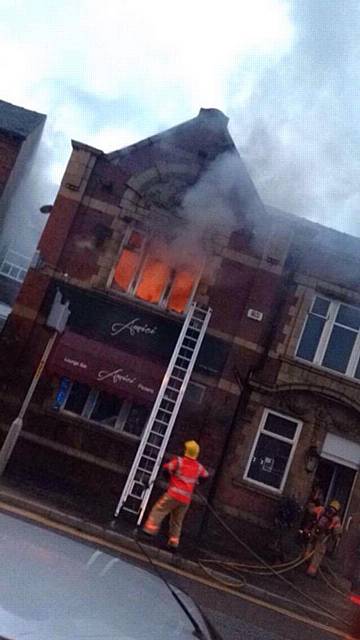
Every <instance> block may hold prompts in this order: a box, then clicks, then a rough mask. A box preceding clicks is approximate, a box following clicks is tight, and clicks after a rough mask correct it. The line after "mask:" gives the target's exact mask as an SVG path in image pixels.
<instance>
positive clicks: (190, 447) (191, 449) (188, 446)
mask: <svg viewBox="0 0 360 640" xmlns="http://www.w3.org/2000/svg"><path fill="white" fill-rule="evenodd" d="M184 448H185V455H186V457H187V458H193V459H194V460H196V458H197V457H198V456H199V453H200V447H199V445H198V443H197V442H195V440H188V441H187V442H185V444H184Z"/></svg>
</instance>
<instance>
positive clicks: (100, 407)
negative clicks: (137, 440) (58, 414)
mask: <svg viewBox="0 0 360 640" xmlns="http://www.w3.org/2000/svg"><path fill="white" fill-rule="evenodd" d="M66 380H67V379H63V380H61V381H60V384H59V390H58V394H57V398H58V397H60V396H61V405H60V406H59V407H57V406H56V407H55V408H60V410H62V411H68V412H69V413H74V414H76V415H78V416H81V417H82V418H84V419H85V420H89V421H91V422H96V423H97V424H102V425H104V426H106V427H110V428H112V429H114V430H115V431H123V432H125V433H131V434H132V435H135V436H137V437H141V435H142V432H143V430H144V427H145V424H146V421H147V418H148V416H149V413H150V411H149V409H148V407H147V406H143V405H140V404H136V403H135V402H132V401H131V400H129V399H126V398H120V397H118V396H114V395H112V394H110V393H107V392H106V391H99V390H98V389H93V388H91V387H89V386H88V385H87V384H83V383H81V382H76V381H75V382H70V381H68V380H67V382H68V383H69V384H66V385H65V387H66V391H65V393H62V388H63V387H64V384H63V382H64V381H66ZM65 387H64V388H65ZM55 404H56V401H55Z"/></svg>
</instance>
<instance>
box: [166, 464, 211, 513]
mask: <svg viewBox="0 0 360 640" xmlns="http://www.w3.org/2000/svg"><path fill="white" fill-rule="evenodd" d="M163 468H164V469H166V470H167V471H168V472H169V473H170V482H169V486H168V488H167V492H166V493H167V494H168V495H169V496H170V497H171V498H174V499H175V500H178V501H179V502H182V503H183V504H190V502H191V496H192V494H193V491H194V489H195V485H196V483H197V481H198V479H199V478H207V477H208V475H209V474H208V472H207V471H206V469H205V467H203V466H202V464H200V462H198V461H197V460H194V459H193V458H187V457H186V456H177V457H176V458H173V459H172V460H170V462H167V463H166V464H164V465H163Z"/></svg>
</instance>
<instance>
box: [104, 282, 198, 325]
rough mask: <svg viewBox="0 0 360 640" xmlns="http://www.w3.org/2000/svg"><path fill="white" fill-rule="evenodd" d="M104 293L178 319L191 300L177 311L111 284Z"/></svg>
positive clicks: (182, 315)
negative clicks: (115, 287)
mask: <svg viewBox="0 0 360 640" xmlns="http://www.w3.org/2000/svg"><path fill="white" fill-rule="evenodd" d="M94 290H97V291H101V292H102V293H104V290H103V289H101V290H100V289H96V288H94ZM105 293H106V295H107V296H109V297H110V298H112V299H113V300H118V299H119V298H120V299H123V300H126V301H127V302H132V303H133V304H136V305H139V306H141V307H146V308H147V309H149V310H150V309H151V310H152V311H156V312H157V313H159V314H160V315H163V316H165V317H168V316H169V315H170V316H173V317H174V318H178V319H182V318H183V317H184V316H185V315H186V313H187V312H188V310H189V307H190V304H191V301H190V302H189V304H188V305H187V307H186V309H185V310H184V311H183V312H182V313H179V312H178V311H172V310H171V309H167V308H166V307H162V306H160V305H158V304H154V303H153V302H147V301H146V300H142V299H141V298H137V297H136V296H134V295H132V294H131V293H126V292H125V291H117V290H116V289H113V288H112V287H111V286H109V287H106V289H105Z"/></svg>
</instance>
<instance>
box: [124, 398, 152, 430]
mask: <svg viewBox="0 0 360 640" xmlns="http://www.w3.org/2000/svg"><path fill="white" fill-rule="evenodd" d="M148 415H149V409H148V408H147V407H144V406H141V405H135V404H133V405H132V406H131V408H130V411H129V414H128V417H127V419H126V422H125V424H124V429H123V431H125V432H126V433H132V434H133V435H134V436H139V437H140V436H141V434H142V432H143V429H144V426H145V423H146V420H147V418H148Z"/></svg>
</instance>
